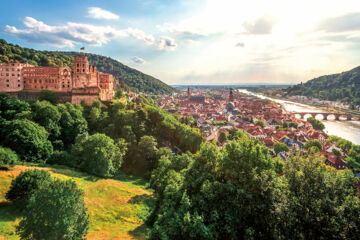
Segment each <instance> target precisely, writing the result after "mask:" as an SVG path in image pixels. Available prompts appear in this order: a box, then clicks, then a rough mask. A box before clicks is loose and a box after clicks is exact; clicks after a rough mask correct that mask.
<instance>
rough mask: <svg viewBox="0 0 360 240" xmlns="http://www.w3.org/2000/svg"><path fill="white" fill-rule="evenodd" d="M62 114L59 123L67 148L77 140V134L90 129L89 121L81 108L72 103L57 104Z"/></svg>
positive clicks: (62, 138)
mask: <svg viewBox="0 0 360 240" xmlns="http://www.w3.org/2000/svg"><path fill="white" fill-rule="evenodd" d="M57 107H58V110H59V112H60V114H61V117H60V120H59V125H60V127H61V131H60V132H61V140H62V141H63V143H64V146H65V148H69V146H71V144H73V143H74V142H75V138H76V136H78V135H79V134H84V133H86V132H87V130H88V126H87V122H86V119H85V118H84V116H83V115H82V112H81V110H80V109H79V108H77V107H75V105H73V104H71V103H66V104H59V105H57Z"/></svg>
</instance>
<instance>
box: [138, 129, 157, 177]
mask: <svg viewBox="0 0 360 240" xmlns="http://www.w3.org/2000/svg"><path fill="white" fill-rule="evenodd" d="M156 146H157V142H156V139H155V138H154V137H153V136H143V137H141V138H140V141H139V144H138V149H139V150H140V153H141V155H140V157H141V159H144V160H145V161H146V162H145V163H144V165H145V167H146V168H147V169H148V170H152V169H153V168H154V167H155V165H156V157H157V155H156V153H157V150H158V149H157V147H156ZM141 159H138V161H137V162H136V163H135V164H137V163H138V162H139V161H141Z"/></svg>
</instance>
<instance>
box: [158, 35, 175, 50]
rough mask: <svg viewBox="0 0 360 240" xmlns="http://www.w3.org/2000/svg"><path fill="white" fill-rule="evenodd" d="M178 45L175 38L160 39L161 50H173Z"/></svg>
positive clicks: (159, 46)
mask: <svg viewBox="0 0 360 240" xmlns="http://www.w3.org/2000/svg"><path fill="white" fill-rule="evenodd" d="M176 47H177V44H176V42H175V40H174V39H173V38H171V37H161V38H160V39H159V41H158V48H159V50H165V51H172V50H174V49H175V48H176Z"/></svg>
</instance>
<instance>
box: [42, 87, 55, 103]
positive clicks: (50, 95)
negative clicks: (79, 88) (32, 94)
mask: <svg viewBox="0 0 360 240" xmlns="http://www.w3.org/2000/svg"><path fill="white" fill-rule="evenodd" d="M39 100H40V101H48V102H50V103H52V104H55V103H56V102H57V96H56V95H55V93H54V92H53V91H50V90H41V91H40V93H39Z"/></svg>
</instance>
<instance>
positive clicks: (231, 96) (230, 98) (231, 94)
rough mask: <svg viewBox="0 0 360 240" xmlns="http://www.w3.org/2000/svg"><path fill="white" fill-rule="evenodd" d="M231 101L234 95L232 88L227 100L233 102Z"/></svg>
mask: <svg viewBox="0 0 360 240" xmlns="http://www.w3.org/2000/svg"><path fill="white" fill-rule="evenodd" d="M233 101H234V96H233V92H232V88H230V96H229V102H233Z"/></svg>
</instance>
